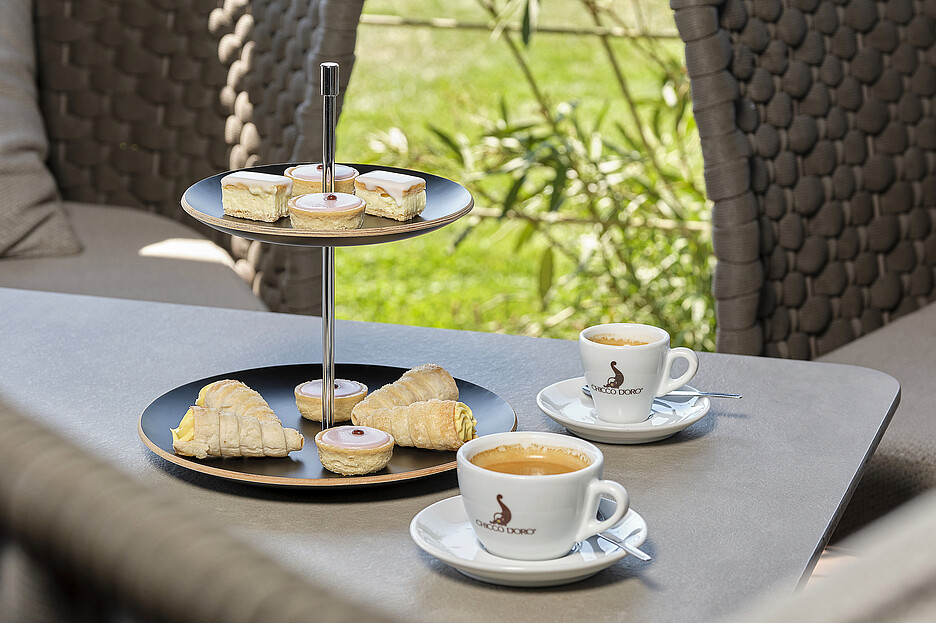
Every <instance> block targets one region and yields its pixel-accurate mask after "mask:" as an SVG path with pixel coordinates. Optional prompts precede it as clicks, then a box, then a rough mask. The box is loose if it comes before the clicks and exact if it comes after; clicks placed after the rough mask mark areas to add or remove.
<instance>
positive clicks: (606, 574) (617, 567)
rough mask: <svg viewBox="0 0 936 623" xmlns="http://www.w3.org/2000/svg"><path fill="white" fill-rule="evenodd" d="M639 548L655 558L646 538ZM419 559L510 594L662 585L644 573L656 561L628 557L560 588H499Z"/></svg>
mask: <svg viewBox="0 0 936 623" xmlns="http://www.w3.org/2000/svg"><path fill="white" fill-rule="evenodd" d="M640 549H642V550H643V551H645V552H647V553H648V554H650V555H651V556H653V557H654V558H655V557H656V551H655V548H654V547H653V543H652V542H651V541H650V540H649V539H648V540H647V541H645V542H644V543H643V544H642V545H641V546H640ZM420 558H422V560H423V562H424V563H425V564H426V566H427V567H429V568H430V569H432V570H433V571H434V572H436V573H440V574H442V575H445V576H448V577H449V578H450V579H452V580H455V581H457V582H460V583H464V584H469V585H475V586H483V587H485V588H489V589H496V590H500V591H511V592H520V591H522V592H523V593H525V594H526V593H553V594H554V593H573V592H576V591H580V590H591V589H596V588H601V587H603V586H612V585H614V584H619V583H620V582H625V581H639V582H640V583H641V584H643V586H644V587H645V588H646V589H648V590H651V591H659V590H661V588H662V587H661V586H660V585H659V584H658V583H657V582H655V581H653V580H652V579H650V578H649V577H647V575H646V570H647V569H648V565H653V564H656V563H655V562H641V561H639V560H637V559H636V558H633V557H631V556H626V557H624V558H622V559H621V560H619V561H617V562H616V563H614V564H613V565H611V566H610V567H608V568H607V569H604V570H602V571H599V572H598V573H596V574H595V575H593V576H591V577H589V578H585V579H584V580H579V581H578V582H572V583H571V584H561V585H559V586H543V587H522V586H501V585H499V584H491V583H488V582H482V581H481V580H475V579H473V578H469V577H468V576H466V575H464V574H463V573H461V572H459V571H458V570H457V569H454V568H453V567H450V566H449V565H447V564H445V563H444V562H442V561H441V560H438V559H436V558H434V557H433V556H431V555H430V554H427V553H425V552H420Z"/></svg>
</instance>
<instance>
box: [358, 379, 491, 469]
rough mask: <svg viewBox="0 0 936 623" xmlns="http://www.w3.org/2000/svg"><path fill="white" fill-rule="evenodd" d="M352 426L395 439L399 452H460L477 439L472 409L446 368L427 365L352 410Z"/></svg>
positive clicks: (375, 393) (373, 393)
mask: <svg viewBox="0 0 936 623" xmlns="http://www.w3.org/2000/svg"><path fill="white" fill-rule="evenodd" d="M351 421H352V422H353V423H354V424H356V425H360V426H372V427H374V428H379V429H380V430H383V431H386V432H388V433H390V434H391V435H393V438H394V439H395V440H396V443H397V445H399V446H415V447H417V448H428V449H431V450H457V449H458V448H460V447H461V446H462V444H464V443H465V442H466V441H469V440H471V439H473V438H474V437H475V436H477V433H476V432H475V426H476V425H477V422H476V421H475V419H474V417H473V415H472V413H471V409H470V408H468V406H467V405H466V404H464V403H462V402H458V385H456V384H455V379H454V378H452V375H451V374H449V373H448V372H447V371H446V370H445V369H444V368H442V367H441V366H439V365H436V364H432V363H430V364H425V365H422V366H419V367H416V368H413V369H412V370H407V371H406V372H404V373H403V376H401V377H400V378H399V379H398V380H397V381H394V382H393V383H390V384H389V385H384V386H383V387H381V388H380V389H378V390H376V391H374V392H372V393H371V394H370V395H369V396H368V397H367V398H365V399H364V400H362V401H361V402H360V403H359V404H358V405H357V406H355V407H354V408H353V409H352V410H351Z"/></svg>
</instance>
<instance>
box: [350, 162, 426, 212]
mask: <svg viewBox="0 0 936 623" xmlns="http://www.w3.org/2000/svg"><path fill="white" fill-rule="evenodd" d="M354 192H355V194H356V195H357V196H358V197H360V198H362V199H363V200H364V201H365V202H366V203H367V208H366V211H367V213H368V214H371V215H373V216H383V217H386V218H392V219H394V220H397V221H408V220H409V219H411V218H413V217H415V216H418V215H419V214H421V213H422V211H423V210H424V209H425V207H426V180H424V179H422V178H420V177H416V176H414V175H406V174H404V173H394V172H392V171H371V172H370V173H365V174H363V175H360V176H358V178H357V179H356V180H354Z"/></svg>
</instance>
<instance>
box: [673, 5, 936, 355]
mask: <svg viewBox="0 0 936 623" xmlns="http://www.w3.org/2000/svg"><path fill="white" fill-rule="evenodd" d="M671 6H672V7H673V9H674V10H675V16H676V23H677V26H678V28H679V32H680V35H681V36H682V38H683V40H684V41H685V43H686V62H687V66H688V70H689V75H690V78H691V80H692V87H693V100H694V108H695V115H696V120H697V122H698V127H699V133H700V135H701V138H702V148H703V152H704V159H705V177H706V184H707V187H708V193H709V196H710V198H711V199H712V200H713V202H714V204H715V207H714V212H713V224H714V233H713V243H714V246H715V253H716V255H717V257H718V266H717V269H716V274H715V283H714V294H715V298H716V304H717V318H718V350H719V351H722V352H729V353H741V354H750V355H761V354H765V355H770V356H782V357H792V358H797V359H812V358H815V357H816V356H818V355H822V354H824V353H827V352H829V351H831V350H833V349H835V348H837V347H839V346H841V345H843V344H845V343H847V342H849V341H851V340H853V339H855V338H857V337H860V336H861V335H864V334H866V333H868V332H870V331H873V330H875V329H877V328H879V327H881V326H882V325H884V324H886V323H888V322H890V321H891V320H893V319H894V318H897V317H899V316H901V315H904V314H907V313H909V312H911V311H914V310H916V309H917V308H919V307H921V306H923V305H925V304H926V303H927V302H928V301H931V300H932V299H933V298H934V296H936V288H934V284H936V280H934V272H933V268H934V266H936V233H934V231H933V226H932V223H933V219H934V213H933V207H934V206H936V166H934V165H936V162H934V160H933V158H934V156H936V119H934V117H933V115H932V110H933V109H932V96H933V95H934V93H936V49H934V48H933V42H934V38H936V22H934V18H936V4H934V3H933V2H914V1H912V0H891V1H889V2H886V3H885V2H880V3H875V2H873V1H872V0H834V1H832V0H786V1H781V0H755V1H753V2H744V1H742V0H724V1H703V0H673V1H672V2H671Z"/></svg>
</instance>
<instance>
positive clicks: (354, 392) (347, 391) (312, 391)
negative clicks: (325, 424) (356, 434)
mask: <svg viewBox="0 0 936 623" xmlns="http://www.w3.org/2000/svg"><path fill="white" fill-rule="evenodd" d="M322 385H323V382H322V379H316V380H314V381H306V382H305V383H299V385H296V389H295V394H296V407H297V408H298V409H299V414H300V415H302V417H304V418H305V419H307V420H312V421H313V422H321V421H322ZM365 396H367V385H365V384H364V383H359V382H358V381H349V380H347V379H335V411H334V420H335V422H349V421H351V409H353V408H354V405H356V404H357V403H359V402H361V401H362V400H364V397H365Z"/></svg>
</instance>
